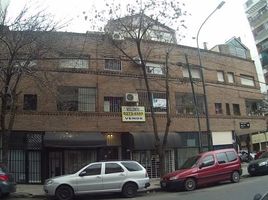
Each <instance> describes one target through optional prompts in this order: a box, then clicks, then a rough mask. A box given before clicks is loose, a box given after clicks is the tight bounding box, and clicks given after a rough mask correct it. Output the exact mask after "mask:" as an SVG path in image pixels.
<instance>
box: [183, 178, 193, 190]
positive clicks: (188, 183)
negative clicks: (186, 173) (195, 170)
mask: <svg viewBox="0 0 268 200" xmlns="http://www.w3.org/2000/svg"><path fill="white" fill-rule="evenodd" d="M184 188H185V190H187V191H192V190H195V188H196V181H195V179H193V178H188V179H186V181H185V182H184Z"/></svg>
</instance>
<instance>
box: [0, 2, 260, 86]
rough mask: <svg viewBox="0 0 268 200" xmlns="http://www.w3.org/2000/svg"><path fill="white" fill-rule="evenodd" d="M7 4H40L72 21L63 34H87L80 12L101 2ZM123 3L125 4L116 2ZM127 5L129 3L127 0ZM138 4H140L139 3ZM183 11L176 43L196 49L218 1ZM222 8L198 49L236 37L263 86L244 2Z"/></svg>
mask: <svg viewBox="0 0 268 200" xmlns="http://www.w3.org/2000/svg"><path fill="white" fill-rule="evenodd" d="M2 1H10V9H11V13H16V10H17V9H18V7H20V6H22V5H24V4H25V2H39V3H40V2H41V4H42V6H43V7H44V8H47V9H48V10H49V11H50V12H51V13H53V14H54V15H55V18H56V19H57V20H58V19H65V20H69V19H72V23H71V24H70V26H68V27H67V28H66V30H67V31H72V32H82V33H83V32H86V31H87V30H89V25H88V21H85V20H84V19H83V15H82V13H83V11H89V10H90V8H91V7H92V6H95V7H96V8H100V9H101V8H102V4H101V2H102V0H2ZM118 1H121V2H126V1H127V0H118ZM129 1H131V0H129ZM141 1H142V0H141ZM183 1H184V2H185V9H186V10H187V11H188V12H189V13H191V16H189V17H188V18H187V21H186V26H187V29H186V30H185V31H184V33H185V36H186V37H185V38H184V39H183V40H182V41H180V44H182V45H187V46H192V47H196V40H195V39H193V37H196V34H197V31H198V29H199V27H200V25H201V24H202V22H203V21H204V20H205V19H206V17H207V16H208V15H209V14H210V13H211V12H212V11H213V10H214V9H215V8H216V7H217V5H218V4H219V3H220V2H221V0H183ZM225 2H226V3H225V4H224V6H223V7H222V8H221V9H220V10H217V11H216V12H215V13H214V14H213V16H211V18H210V19H209V20H208V21H207V22H206V23H205V25H204V26H203V28H202V30H201V32H200V35H199V42H200V43H199V45H200V47H203V42H206V43H207V45H208V48H209V49H210V48H212V47H213V46H215V45H217V44H222V43H224V42H226V41H227V40H229V39H230V38H232V37H234V36H235V37H240V38H241V40H242V42H243V43H244V44H245V45H246V46H247V47H248V48H250V50H251V55H252V57H253V59H254V60H255V64H256V66H257V72H258V74H259V75H260V76H259V80H260V81H261V82H264V78H263V76H262V70H261V66H260V61H259V59H258V54H257V50H256V46H255V43H254V39H253V36H252V33H251V30H250V26H249V23H248V21H247V18H246V15H245V11H244V2H245V0H225Z"/></svg>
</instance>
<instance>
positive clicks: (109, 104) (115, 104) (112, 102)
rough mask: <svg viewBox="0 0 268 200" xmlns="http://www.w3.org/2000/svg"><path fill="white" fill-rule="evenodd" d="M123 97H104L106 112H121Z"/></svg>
mask: <svg viewBox="0 0 268 200" xmlns="http://www.w3.org/2000/svg"><path fill="white" fill-rule="evenodd" d="M122 104H123V97H104V112H121V107H122Z"/></svg>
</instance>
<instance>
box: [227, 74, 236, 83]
mask: <svg viewBox="0 0 268 200" xmlns="http://www.w3.org/2000/svg"><path fill="white" fill-rule="evenodd" d="M227 79H228V83H234V82H235V81H234V73H233V72H228V73H227Z"/></svg>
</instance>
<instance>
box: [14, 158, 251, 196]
mask: <svg viewBox="0 0 268 200" xmlns="http://www.w3.org/2000/svg"><path fill="white" fill-rule="evenodd" d="M241 165H242V169H243V173H242V178H243V177H247V176H248V172H247V165H248V163H242V164H241ZM159 181H160V179H159V178H155V179H151V180H150V183H151V185H150V187H148V188H147V189H146V191H159V190H160V183H159ZM11 196H12V197H17V198H23V197H36V198H38V197H44V196H45V193H44V191H43V185H41V184H40V185H30V184H28V185H26V184H17V192H15V193H13V194H11Z"/></svg>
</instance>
